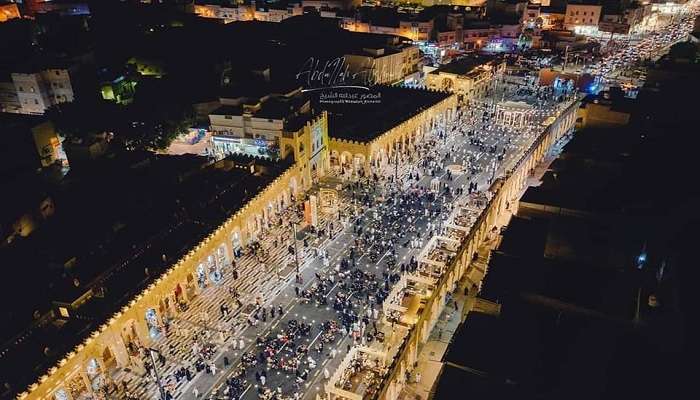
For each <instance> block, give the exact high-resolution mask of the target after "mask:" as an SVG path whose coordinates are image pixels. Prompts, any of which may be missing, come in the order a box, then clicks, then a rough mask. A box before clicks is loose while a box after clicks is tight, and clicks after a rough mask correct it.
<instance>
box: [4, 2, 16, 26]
mask: <svg viewBox="0 0 700 400" xmlns="http://www.w3.org/2000/svg"><path fill="white" fill-rule="evenodd" d="M19 17H20V14H19V9H18V8H17V4H15V3H8V4H0V23H2V22H5V21H9V20H11V19H15V18H19Z"/></svg>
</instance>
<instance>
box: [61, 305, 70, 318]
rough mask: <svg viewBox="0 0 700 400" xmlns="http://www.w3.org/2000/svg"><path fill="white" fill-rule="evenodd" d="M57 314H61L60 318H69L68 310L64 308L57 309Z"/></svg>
mask: <svg viewBox="0 0 700 400" xmlns="http://www.w3.org/2000/svg"><path fill="white" fill-rule="evenodd" d="M58 313H59V314H61V316H62V317H63V318H68V317H69V314H68V309H67V308H65V307H58Z"/></svg>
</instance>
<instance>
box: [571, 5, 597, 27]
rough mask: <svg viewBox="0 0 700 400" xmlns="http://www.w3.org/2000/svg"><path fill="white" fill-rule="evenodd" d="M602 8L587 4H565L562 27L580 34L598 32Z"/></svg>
mask: <svg viewBox="0 0 700 400" xmlns="http://www.w3.org/2000/svg"><path fill="white" fill-rule="evenodd" d="M601 11H602V6H599V5H588V4H567V6H566V17H565V19H564V27H565V28H566V29H568V30H570V31H574V32H576V33H580V34H586V33H593V32H594V31H597V30H598V23H599V22H600V16H601Z"/></svg>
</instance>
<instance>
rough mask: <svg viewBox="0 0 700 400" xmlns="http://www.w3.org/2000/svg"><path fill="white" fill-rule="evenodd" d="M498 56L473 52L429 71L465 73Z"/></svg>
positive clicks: (433, 72)
mask: <svg viewBox="0 0 700 400" xmlns="http://www.w3.org/2000/svg"><path fill="white" fill-rule="evenodd" d="M497 59H498V57H496V56H492V55H487V54H474V55H469V56H467V57H464V58H460V59H457V60H454V61H452V62H450V63H449V64H446V65H443V66H441V67H440V68H438V69H436V70H434V71H432V72H431V74H439V73H441V72H444V73H447V74H455V75H466V74H468V73H470V72H471V71H473V70H474V68H476V67H479V66H481V65H484V64H487V63H489V62H491V61H494V60H497Z"/></svg>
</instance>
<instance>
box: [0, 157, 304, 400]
mask: <svg viewBox="0 0 700 400" xmlns="http://www.w3.org/2000/svg"><path fill="white" fill-rule="evenodd" d="M231 162H232V163H234V164H240V165H245V166H249V165H251V164H252V165H254V166H255V168H254V170H255V172H250V169H249V168H226V167H224V165H225V164H226V163H228V164H230V163H231ZM289 167H290V163H289V162H288V161H287V160H284V161H282V162H280V163H278V164H275V163H270V162H266V161H264V160H257V159H253V158H249V157H241V156H236V157H230V158H227V159H226V160H224V161H223V162H219V163H217V164H215V165H208V163H207V162H206V160H205V159H203V158H201V157H197V156H162V155H155V154H151V153H146V154H127V155H124V156H123V157H120V156H115V157H113V158H106V159H100V160H97V161H96V162H95V165H93V166H92V168H90V169H89V170H88V171H83V172H82V173H77V172H75V173H74V172H71V173H70V174H68V175H67V177H66V179H65V180H64V182H65V187H64V188H62V190H61V191H57V192H55V193H52V197H53V199H54V202H55V204H56V213H55V215H54V216H53V217H51V218H50V219H48V220H46V221H45V222H44V223H43V224H42V225H41V226H40V227H39V229H38V230H37V231H36V232H35V233H34V234H32V235H30V236H29V237H28V238H25V239H23V240H17V241H16V242H14V243H13V244H12V245H11V246H6V247H3V248H1V249H0V264H2V265H15V266H20V265H21V266H22V267H21V268H10V269H8V271H7V275H6V277H5V278H6V279H7V280H8V281H12V282H13V285H12V286H8V288H9V287H11V289H9V290H6V291H3V293H2V297H3V298H2V300H3V301H4V302H5V303H10V302H12V303H13V304H16V305H17V307H12V309H6V310H4V311H3V313H2V318H3V322H4V323H3V324H2V329H0V339H1V340H0V341H1V342H2V343H3V345H2V348H1V349H0V363H2V365H12V366H13V368H3V370H2V372H1V373H0V381H2V382H12V384H13V385H15V389H18V390H20V389H23V388H24V387H26V385H27V384H30V383H31V382H32V381H33V380H34V378H35V377H36V374H37V372H36V371H43V370H45V368H47V367H49V366H51V365H55V363H56V361H57V360H59V359H60V358H61V357H62V356H63V355H64V354H65V352H66V351H69V350H70V349H72V348H74V346H75V345H77V344H79V343H80V342H81V341H82V340H83V339H84V336H85V335H86V334H87V333H89V332H91V331H92V330H94V329H96V328H97V327H99V326H100V324H102V323H103V322H104V321H105V319H106V318H107V317H108V316H110V315H112V314H113V313H114V312H116V311H118V310H119V309H120V308H121V307H122V306H123V305H124V304H126V303H127V302H128V301H129V300H130V299H131V298H133V296H135V295H136V294H138V293H139V292H140V291H141V290H142V289H143V288H145V287H147V286H148V285H149V284H150V283H151V282H153V281H154V280H155V279H156V278H157V277H158V276H159V275H160V274H161V273H162V272H164V271H165V270H167V268H168V267H170V266H171V265H172V264H173V263H174V262H176V261H177V260H178V259H180V258H181V257H182V256H184V255H185V254H186V253H187V252H188V251H189V250H190V249H191V248H192V247H194V246H195V245H196V244H197V243H198V242H200V241H201V240H203V239H204V238H205V237H206V236H207V235H208V234H210V233H211V232H212V231H213V230H214V229H216V228H217V227H218V226H220V224H221V223H223V222H224V221H225V220H226V219H227V218H228V217H229V216H231V215H233V214H234V213H235V212H236V211H237V210H238V209H239V208H240V207H242V206H243V205H244V204H245V203H246V202H247V201H249V200H250V199H252V198H253V197H254V196H255V195H256V194H257V193H258V192H259V191H260V190H262V189H264V188H265V187H266V186H267V185H268V184H269V183H271V182H272V181H273V180H274V179H275V178H276V177H277V176H279V175H281V174H282V173H283V172H284V171H285V170H286V169H287V168H289ZM163 255H165V256H166V260H165V261H164V260H163V259H162V256H163ZM146 268H148V273H146V270H145V269H146ZM75 280H77V282H78V285H76V284H75V282H76V281H75ZM93 286H99V287H104V288H105V289H106V290H105V291H104V297H92V298H90V299H89V300H88V301H87V303H86V304H84V305H82V306H80V308H79V309H78V311H77V312H78V313H79V314H80V315H81V318H72V319H69V320H68V321H67V322H66V323H65V324H62V325H61V324H58V323H53V322H48V323H43V324H33V319H32V313H33V312H34V310H38V311H39V312H40V313H42V314H43V313H44V312H46V311H48V310H49V309H50V308H51V305H52V302H53V301H58V302H67V303H70V302H72V301H74V300H76V299H77V298H78V297H80V296H82V295H83V294H85V293H86V292H87V291H89V290H90V288H91V287H93ZM46 348H48V351H46V352H44V349H46Z"/></svg>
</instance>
